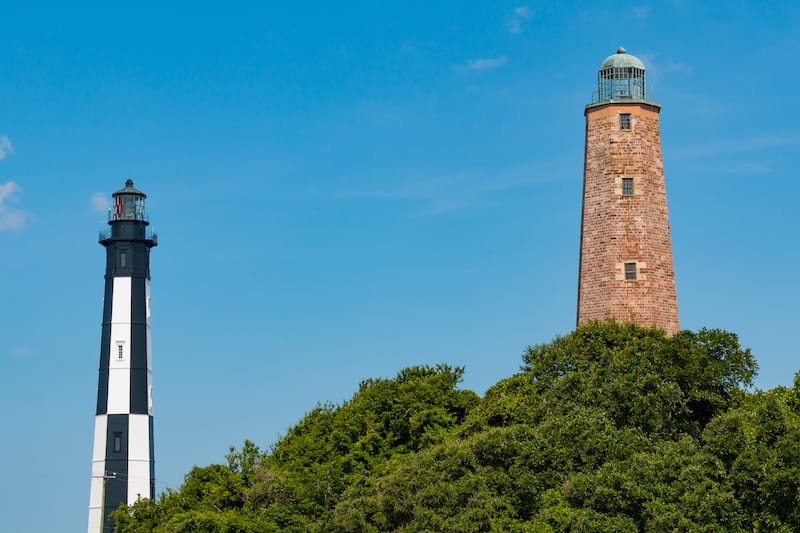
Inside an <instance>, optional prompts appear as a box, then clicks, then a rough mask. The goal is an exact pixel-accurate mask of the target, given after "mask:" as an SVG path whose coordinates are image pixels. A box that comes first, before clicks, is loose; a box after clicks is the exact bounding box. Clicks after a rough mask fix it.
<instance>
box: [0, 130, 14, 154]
mask: <svg viewBox="0 0 800 533" xmlns="http://www.w3.org/2000/svg"><path fill="white" fill-rule="evenodd" d="M13 153H14V147H13V146H12V145H11V141H9V140H8V137H6V136H5V135H0V159H5V158H6V156H7V155H9V154H13Z"/></svg>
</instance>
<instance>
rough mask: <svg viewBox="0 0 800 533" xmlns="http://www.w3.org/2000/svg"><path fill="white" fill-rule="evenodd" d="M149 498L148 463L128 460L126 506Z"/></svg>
mask: <svg viewBox="0 0 800 533" xmlns="http://www.w3.org/2000/svg"><path fill="white" fill-rule="evenodd" d="M149 497H150V461H131V460H128V505H133V504H134V503H136V500H138V499H139V498H142V499H145V498H149Z"/></svg>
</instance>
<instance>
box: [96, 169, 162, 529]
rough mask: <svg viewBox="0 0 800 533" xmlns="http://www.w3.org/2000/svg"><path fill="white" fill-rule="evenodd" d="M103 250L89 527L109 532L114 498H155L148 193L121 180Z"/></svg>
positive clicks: (120, 500) (115, 503) (103, 237)
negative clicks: (122, 184)
mask: <svg viewBox="0 0 800 533" xmlns="http://www.w3.org/2000/svg"><path fill="white" fill-rule="evenodd" d="M112 197H113V200H114V207H113V209H111V210H109V217H108V218H109V220H108V225H109V226H110V228H109V229H108V230H106V231H104V232H101V233H100V244H102V245H103V246H104V247H105V249H106V275H105V280H106V281H105V298H104V302H103V325H102V333H101V341H100V379H99V385H98V388H97V413H96V416H95V430H94V452H93V454H92V482H91V494H90V497H89V533H101V532H110V531H113V527H114V525H113V523H111V520H110V519H109V518H108V514H109V513H110V512H111V511H114V510H115V509H116V508H117V507H119V504H120V503H124V504H126V505H130V504H132V503H135V502H136V500H137V499H139V498H153V496H154V492H155V475H154V461H153V401H152V389H153V387H152V375H151V374H152V366H151V350H150V249H151V248H152V247H154V246H156V235H155V233H153V231H152V230H151V229H150V228H149V227H148V225H149V223H148V221H147V217H146V216H145V204H144V201H145V198H146V195H145V194H144V193H143V192H141V191H139V190H137V189H135V188H134V187H133V181H132V180H128V181H126V182H125V188H124V189H121V190H119V191H117V192H115V193H114V194H113V195H112Z"/></svg>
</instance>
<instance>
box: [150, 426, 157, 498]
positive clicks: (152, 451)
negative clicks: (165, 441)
mask: <svg viewBox="0 0 800 533" xmlns="http://www.w3.org/2000/svg"><path fill="white" fill-rule="evenodd" d="M148 418H149V422H150V499H151V500H152V499H153V498H155V497H156V456H155V446H154V445H153V443H154V440H153V417H152V416H150V417H148Z"/></svg>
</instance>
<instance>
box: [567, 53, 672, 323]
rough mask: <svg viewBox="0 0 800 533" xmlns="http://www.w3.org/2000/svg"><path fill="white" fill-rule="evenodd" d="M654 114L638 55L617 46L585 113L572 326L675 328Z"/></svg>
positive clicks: (656, 109)
mask: <svg viewBox="0 0 800 533" xmlns="http://www.w3.org/2000/svg"><path fill="white" fill-rule="evenodd" d="M660 110H661V106H659V105H658V104H656V103H655V102H652V101H650V100H649V99H648V87H647V73H646V71H645V68H644V64H643V63H642V62H641V61H640V60H639V59H638V58H637V57H635V56H632V55H630V54H628V53H626V52H625V49H624V48H619V49H618V50H617V53H616V54H613V55H611V56H609V57H608V58H606V59H605V61H603V63H602V64H601V66H600V69H599V71H598V75H597V90H596V93H595V95H594V98H593V99H592V103H591V104H589V105H587V106H586V109H585V116H586V150H585V160H584V173H583V212H582V221H581V246H580V267H579V281H578V316H577V323H578V325H581V324H585V323H586V322H589V321H591V320H601V321H606V320H616V321H617V322H634V323H637V324H640V325H644V326H652V325H655V326H658V327H660V328H661V329H663V330H664V331H666V332H667V333H668V334H670V335H672V334H674V333H675V332H677V331H678V329H679V325H678V304H677V298H676V293H675V274H674V269H673V263H672V243H671V239H670V229H669V215H668V212H667V196H666V187H665V184H664V167H663V163H662V156H661V137H660V132H659V123H658V117H659V113H660Z"/></svg>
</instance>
